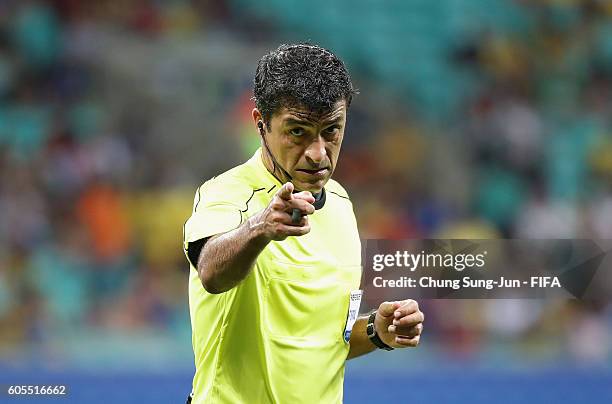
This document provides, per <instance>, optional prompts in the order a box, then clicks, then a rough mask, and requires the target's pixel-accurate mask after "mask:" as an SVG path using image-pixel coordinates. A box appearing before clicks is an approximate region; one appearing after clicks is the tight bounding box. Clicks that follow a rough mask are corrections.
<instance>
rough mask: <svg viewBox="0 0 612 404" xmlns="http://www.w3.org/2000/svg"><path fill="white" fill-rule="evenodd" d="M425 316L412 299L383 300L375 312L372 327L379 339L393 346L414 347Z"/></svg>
mask: <svg viewBox="0 0 612 404" xmlns="http://www.w3.org/2000/svg"><path fill="white" fill-rule="evenodd" d="M423 320H425V316H424V315H423V313H422V312H421V310H419V305H418V303H417V302H416V301H414V300H410V299H408V300H402V301H399V302H384V303H382V304H381V305H380V307H379V308H378V310H377V312H376V319H375V320H374V327H375V328H376V332H377V333H378V336H379V337H380V339H381V340H382V341H383V342H384V343H385V344H387V345H389V346H391V347H393V348H406V347H415V346H417V345H418V344H419V340H420V338H421V332H423Z"/></svg>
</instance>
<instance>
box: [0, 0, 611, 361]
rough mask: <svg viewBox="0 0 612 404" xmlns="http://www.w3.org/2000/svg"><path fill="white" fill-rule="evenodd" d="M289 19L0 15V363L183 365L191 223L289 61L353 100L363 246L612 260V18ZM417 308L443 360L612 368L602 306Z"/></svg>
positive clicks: (257, 9) (16, 11)
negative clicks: (133, 337)
mask: <svg viewBox="0 0 612 404" xmlns="http://www.w3.org/2000/svg"><path fill="white" fill-rule="evenodd" d="M287 3H289V2H281V1H272V0H270V1H263V2H261V1H258V2H254V1H246V0H234V1H230V0H226V1H179V0H173V1H168V2H158V1H148V0H130V1H121V2H112V1H92V2H79V1H76V0H56V1H29V0H28V1H7V2H2V3H1V4H0V361H1V360H2V358H5V359H6V358H11V357H15V356H18V355H20V354H21V353H23V352H29V350H31V349H32V348H33V347H37V349H39V348H40V347H43V348H42V349H43V351H45V350H46V348H45V347H49V346H53V349H55V350H57V349H59V350H60V351H62V353H63V354H69V352H70V346H69V344H62V341H64V342H65V341H78V339H79V338H81V339H83V338H85V336H88V335H91V333H96V332H100V333H104V334H108V333H111V334H112V333H116V334H117V335H128V334H132V333H144V334H147V333H148V334H154V335H166V336H167V338H169V339H170V340H172V341H180V343H181V344H183V345H188V344H189V341H190V338H189V332H190V330H189V319H188V311H187V289H186V282H187V269H188V266H187V261H186V260H185V258H184V256H183V252H182V249H181V237H182V234H181V232H182V225H183V223H184V221H185V220H186V218H187V217H188V216H189V214H190V212H191V203H192V201H193V193H194V191H195V189H196V187H197V186H198V185H199V184H200V183H201V182H202V181H204V180H205V179H207V178H210V177H211V176H213V175H216V174H218V173H220V172H222V171H224V170H226V169H228V168H230V167H231V166H233V165H235V164H238V163H239V162H241V161H243V160H244V159H245V158H247V157H248V156H250V155H251V153H252V152H253V150H254V148H256V147H257V146H258V137H257V134H256V132H255V130H254V128H252V122H251V119H250V109H251V108H252V107H253V105H252V101H251V98H250V97H251V89H250V86H251V80H252V76H253V74H254V70H255V67H256V63H257V60H258V58H259V56H261V55H262V54H263V53H264V52H265V51H266V50H267V49H270V48H274V47H276V46H277V45H278V44H279V42H289V41H300V40H303V39H304V38H306V39H310V40H315V41H318V42H320V43H321V44H322V45H323V46H329V47H331V48H332V50H334V51H336V52H337V53H338V54H339V55H340V56H341V57H343V58H344V59H345V60H346V61H347V64H348V67H349V70H350V71H351V72H352V73H353V76H354V77H353V80H354V82H355V85H356V87H358V88H359V89H360V92H361V94H360V95H358V96H357V97H356V98H355V100H354V103H353V105H352V106H351V110H350V112H349V123H348V128H347V133H346V136H345V140H344V145H343V151H342V155H341V157H340V163H339V167H338V171H337V172H336V174H335V178H336V179H338V180H339V181H340V182H341V183H342V184H343V185H344V186H345V188H347V190H348V191H349V193H350V195H351V198H352V200H353V204H354V206H355V213H356V215H357V218H358V222H359V228H360V232H361V236H362V238H395V239H401V238H434V237H440V238H474V239H483V238H604V239H612V136H611V135H612V119H611V118H610V117H612V81H611V80H612V3H610V2H606V1H596V0H592V1H553V0H550V1H545V0H540V1H537V0H532V1H529V0H522V1H521V0H497V1H491V2H481V1H467V0H466V1H465V2H462V1H458V2H457V1H450V0H445V1H439V2H428V1H415V2H390V3H389V5H387V6H388V7H382V6H380V8H376V9H375V10H372V9H370V8H371V7H375V6H373V5H372V3H371V2H356V4H355V6H354V7H349V5H348V3H346V2H343V1H339V2H338V4H336V5H333V6H330V7H328V8H325V7H321V8H320V9H319V10H318V11H316V13H315V15H316V16H317V20H318V21H320V22H321V26H318V25H316V24H313V25H309V24H307V23H308V20H306V21H302V23H301V24H300V23H299V21H300V19H301V18H302V19H303V15H306V14H304V13H306V12H308V10H307V9H304V10H300V7H307V6H306V5H302V6H298V5H293V6H292V7H293V8H292V9H291V10H290V9H289V8H291V7H287V6H283V4H287ZM319 3H320V2H318V1H315V2H313V4H310V7H314V6H315V5H316V4H319ZM345 3H346V4H345ZM362 3H364V4H362ZM395 3H397V4H395ZM400 3H401V5H402V7H403V9H402V10H403V12H402V13H400V12H395V10H394V9H393V6H394V5H397V6H398V7H399V6H400ZM485 3H486V5H485ZM305 4H306V3H305ZM321 4H323V3H321ZM407 5H408V6H407ZM376 7H378V6H376ZM501 8H503V10H506V9H507V10H508V12H505V11H503V12H502V11H499V10H500V9H501ZM349 9H350V12H351V14H350V15H349V17H350V18H348V17H347V18H346V19H345V18H342V17H343V15H342V14H343V12H344V11H345V10H349ZM475 9H478V11H479V13H474V12H473V11H474V10H475ZM495 10H497V11H495ZM347 12H348V11H347ZM360 13H361V14H360ZM487 13H489V14H487ZM319 14H320V15H319ZM432 16H434V17H444V18H440V19H436V20H435V21H433V22H432V21H430V23H429V24H425V21H427V20H428V18H430V17H432ZM390 18H400V19H403V20H404V21H405V26H400V27H398V26H395V25H393V28H389V27H387V26H386V25H385V23H384V21H386V19H390ZM432 18H433V17H432ZM330 21H333V22H334V24H331V25H330V23H329V22H330ZM381 21H382V22H381ZM294 23H295V24H294ZM360 24H362V25H363V28H364V29H363V30H362V31H363V32H359V33H358V34H357V33H355V31H354V30H355V29H356V28H355V25H360ZM368 24H369V25H368ZM389 25H392V24H389ZM351 27H352V28H351ZM418 27H421V28H420V31H419V29H418ZM402 29H404V30H412V31H402ZM398 30H399V31H398ZM438 31H439V32H441V33H440V35H437V36H436V35H431V32H438ZM347 33H348V34H347ZM359 35H364V37H363V38H359ZM408 35H409V37H407V36H408ZM343 38H344V39H343ZM428 41H430V42H428ZM431 49H435V50H436V51H435V52H433V51H431ZM424 306H425V308H424V309H423V310H424V311H425V312H426V313H427V314H428V325H427V329H428V332H429V333H430V338H431V340H432V341H437V342H439V343H432V344H429V345H430V347H431V348H432V349H434V350H436V349H437V350H442V351H444V352H449V353H450V354H451V356H458V357H461V358H475V357H479V356H481V355H482V354H483V353H484V352H485V350H488V352H490V351H491V350H494V349H495V348H496V347H503V349H501V350H502V351H505V352H506V353H508V352H510V355H511V356H513V357H516V355H517V353H520V354H523V356H524V357H526V358H536V357H541V358H543V360H549V359H550V360H557V359H559V358H563V359H567V358H569V359H577V360H579V361H587V362H597V363H609V361H610V357H611V348H612V347H611V345H610V341H612V338H610V337H611V335H610V334H611V329H612V311H611V310H610V308H609V307H608V306H607V305H606V304H604V303H599V304H588V305H586V304H581V303H577V302H569V303H568V302H537V301H504V300H500V301H487V302H486V304H480V302H478V301H460V302H452V304H451V302H450V301H428V302H424ZM58 347H59V348H58ZM37 352H38V351H37ZM493 356H494V355H493Z"/></svg>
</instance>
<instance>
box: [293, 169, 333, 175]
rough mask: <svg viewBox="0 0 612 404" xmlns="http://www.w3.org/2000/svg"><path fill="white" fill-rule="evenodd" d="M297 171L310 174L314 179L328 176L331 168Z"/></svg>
mask: <svg viewBox="0 0 612 404" xmlns="http://www.w3.org/2000/svg"><path fill="white" fill-rule="evenodd" d="M296 171H299V172H302V173H305V174H308V175H312V176H313V177H325V176H326V175H327V173H328V172H329V168H327V167H325V168H319V169H316V170H306V169H303V168H299V169H297V170H296Z"/></svg>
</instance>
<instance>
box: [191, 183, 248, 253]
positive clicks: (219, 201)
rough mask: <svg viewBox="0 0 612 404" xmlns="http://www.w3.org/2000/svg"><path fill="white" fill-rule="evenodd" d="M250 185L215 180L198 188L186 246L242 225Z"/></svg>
mask: <svg viewBox="0 0 612 404" xmlns="http://www.w3.org/2000/svg"><path fill="white" fill-rule="evenodd" d="M251 193H252V190H251V188H250V187H248V186H247V185H245V184H240V183H237V182H233V181H217V179H213V180H211V181H208V182H206V183H204V184H203V185H202V186H201V187H200V188H198V190H197V192H196V195H195V198H194V205H193V211H192V214H191V216H190V217H189V219H188V220H187V222H185V227H184V238H183V248H184V249H185V251H186V252H187V250H188V248H189V243H193V242H195V241H198V240H202V239H204V238H207V237H210V236H214V235H215V234H220V233H225V232H228V231H230V230H233V229H235V228H237V227H238V226H240V224H241V223H242V220H243V211H242V209H244V205H245V201H246V200H248V197H249V195H250V194H251Z"/></svg>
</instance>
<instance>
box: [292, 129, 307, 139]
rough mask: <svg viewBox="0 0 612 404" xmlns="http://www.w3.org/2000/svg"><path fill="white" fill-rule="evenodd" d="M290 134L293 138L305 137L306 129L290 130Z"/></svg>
mask: <svg viewBox="0 0 612 404" xmlns="http://www.w3.org/2000/svg"><path fill="white" fill-rule="evenodd" d="M289 133H290V134H291V135H293V136H298V137H299V136H302V135H304V129H303V128H293V129H290V130H289Z"/></svg>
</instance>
